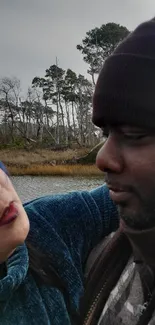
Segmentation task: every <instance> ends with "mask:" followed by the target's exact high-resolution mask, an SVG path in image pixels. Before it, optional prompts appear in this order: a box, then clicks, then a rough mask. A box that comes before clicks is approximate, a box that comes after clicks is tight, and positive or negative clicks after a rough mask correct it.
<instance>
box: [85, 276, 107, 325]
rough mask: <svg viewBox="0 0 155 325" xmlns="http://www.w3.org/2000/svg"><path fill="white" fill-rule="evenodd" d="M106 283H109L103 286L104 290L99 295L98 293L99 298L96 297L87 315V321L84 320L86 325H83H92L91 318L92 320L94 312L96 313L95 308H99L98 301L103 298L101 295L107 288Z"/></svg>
mask: <svg viewBox="0 0 155 325" xmlns="http://www.w3.org/2000/svg"><path fill="white" fill-rule="evenodd" d="M106 283H107V282H105V283H104V285H103V286H102V288H101V289H100V291H99V293H98V294H97V296H96V297H95V299H94V301H93V303H92V304H91V306H90V309H89V310H88V312H87V315H86V317H85V319H84V323H83V325H89V324H90V321H91V318H92V316H93V312H94V310H95V308H96V306H97V303H98V301H99V298H100V296H101V293H102V291H103V289H104V288H105V285H106Z"/></svg>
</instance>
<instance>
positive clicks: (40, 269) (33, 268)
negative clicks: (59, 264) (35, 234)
mask: <svg viewBox="0 0 155 325" xmlns="http://www.w3.org/2000/svg"><path fill="white" fill-rule="evenodd" d="M26 246H27V249H28V254H29V271H30V272H31V273H33V275H34V277H35V278H36V280H37V281H38V282H39V283H43V284H46V285H52V286H53V287H56V288H58V289H59V290H61V291H62V292H63V293H64V290H65V286H64V284H63V281H62V280H61V278H60V276H59V275H58V273H57V272H56V270H55V268H54V267H53V263H52V256H51V255H50V256H49V255H48V254H43V253H42V252H40V251H39V250H38V249H37V248H35V247H34V246H33V245H32V244H31V243H30V242H29V241H28V240H26Z"/></svg>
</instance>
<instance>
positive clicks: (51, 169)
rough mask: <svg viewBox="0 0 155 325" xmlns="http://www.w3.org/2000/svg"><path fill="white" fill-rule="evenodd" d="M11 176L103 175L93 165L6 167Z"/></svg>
mask: <svg viewBox="0 0 155 325" xmlns="http://www.w3.org/2000/svg"><path fill="white" fill-rule="evenodd" d="M6 167H7V169H8V171H9V173H10V175H11V176H28V175H29V176H62V177H65V176H73V177H74V176H85V177H95V176H103V173H102V172H101V171H100V170H99V169H98V168H97V167H96V166H95V165H77V164H76V165H56V166H50V165H35V164H34V165H32V166H27V167H24V166H23V167H22V166H19V167H18V166H7V165H6Z"/></svg>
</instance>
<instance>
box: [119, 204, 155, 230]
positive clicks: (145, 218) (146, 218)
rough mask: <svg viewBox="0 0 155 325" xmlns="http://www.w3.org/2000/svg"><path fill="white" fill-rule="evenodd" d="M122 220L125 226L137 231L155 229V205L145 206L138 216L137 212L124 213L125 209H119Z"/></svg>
mask: <svg viewBox="0 0 155 325" xmlns="http://www.w3.org/2000/svg"><path fill="white" fill-rule="evenodd" d="M118 212H119V216H120V218H121V219H122V220H123V221H124V222H125V224H126V225H127V226H128V227H130V228H133V229H135V230H145V229H149V228H153V227H155V203H154V204H152V209H151V208H150V206H149V207H148V205H147V206H143V210H142V212H141V213H140V214H139V215H138V214H137V212H136V211H134V210H132V213H129V214H128V213H123V209H121V207H118Z"/></svg>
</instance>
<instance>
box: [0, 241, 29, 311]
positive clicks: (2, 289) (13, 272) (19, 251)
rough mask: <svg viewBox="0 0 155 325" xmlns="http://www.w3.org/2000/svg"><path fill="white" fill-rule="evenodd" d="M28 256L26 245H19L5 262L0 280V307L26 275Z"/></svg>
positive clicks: (6, 301)
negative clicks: (4, 273) (3, 272)
mask: <svg viewBox="0 0 155 325" xmlns="http://www.w3.org/2000/svg"><path fill="white" fill-rule="evenodd" d="M28 267H29V258H28V251H27V248H26V245H25V244H23V245H20V246H18V247H17V248H16V250H15V252H14V253H13V254H12V255H11V256H10V257H9V258H8V260H7V262H6V275H5V277H4V278H2V279H1V280H0V308H4V306H5V305H6V303H8V301H9V298H10V297H11V295H12V294H13V292H14V291H15V290H16V289H17V288H18V287H19V285H20V284H21V283H22V282H23V280H24V279H25V277H26V274H27V271H28Z"/></svg>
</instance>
